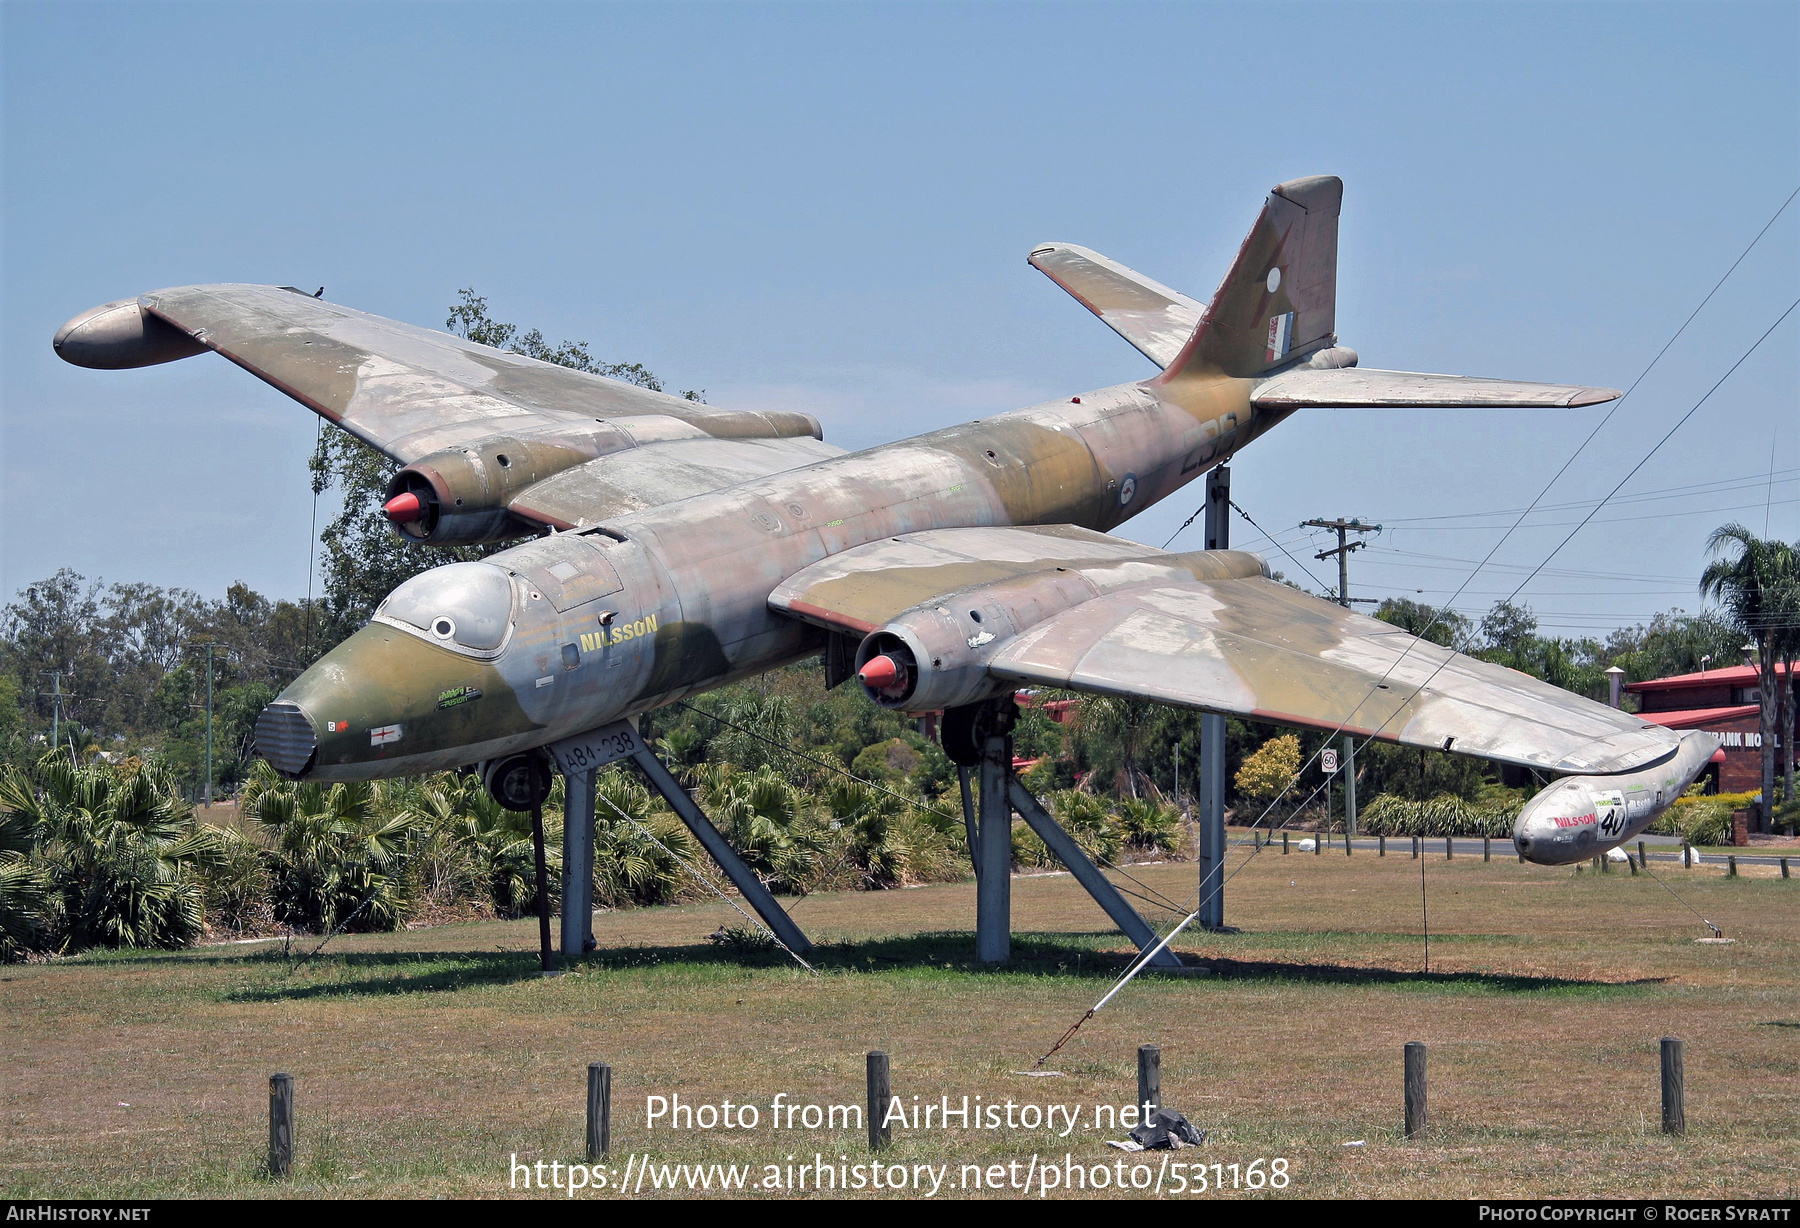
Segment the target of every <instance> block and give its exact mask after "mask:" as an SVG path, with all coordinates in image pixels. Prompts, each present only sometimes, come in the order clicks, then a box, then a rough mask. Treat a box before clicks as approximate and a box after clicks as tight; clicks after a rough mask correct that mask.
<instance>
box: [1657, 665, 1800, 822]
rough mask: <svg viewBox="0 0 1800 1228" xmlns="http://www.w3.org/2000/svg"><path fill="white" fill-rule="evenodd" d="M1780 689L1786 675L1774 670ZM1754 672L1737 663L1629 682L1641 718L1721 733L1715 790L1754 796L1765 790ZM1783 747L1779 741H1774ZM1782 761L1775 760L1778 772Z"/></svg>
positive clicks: (1715, 760)
mask: <svg viewBox="0 0 1800 1228" xmlns="http://www.w3.org/2000/svg"><path fill="white" fill-rule="evenodd" d="M1775 680H1776V685H1777V686H1782V685H1788V684H1789V683H1790V680H1789V679H1788V677H1787V675H1786V672H1785V671H1784V670H1783V669H1782V667H1781V666H1780V665H1779V664H1777V665H1776V666H1775ZM1760 681H1761V680H1760V679H1759V677H1758V675H1757V672H1756V670H1755V669H1754V668H1752V667H1750V666H1744V665H1734V666H1731V667H1729V668H1727V669H1709V670H1705V671H1703V672H1701V673H1698V674H1676V675H1675V676H1674V677H1672V678H1651V679H1648V680H1646V681H1644V682H1628V683H1626V684H1625V688H1624V689H1625V690H1627V691H1630V692H1631V693H1632V694H1634V695H1636V696H1637V697H1638V715H1639V716H1641V717H1643V718H1644V719H1645V720H1647V721H1654V722H1655V723H1656V724H1658V725H1666V726H1668V727H1669V728H1670V729H1705V730H1707V731H1709V732H1711V733H1716V734H1718V735H1719V750H1718V753H1717V754H1715V755H1714V756H1713V766H1712V768H1711V773H1712V778H1713V788H1714V790H1715V791H1716V792H1720V793H1755V792H1757V791H1758V790H1760V789H1761V788H1762V734H1761V732H1760V730H1759V727H1758V713H1759V711H1760V703H1761V691H1760V689H1759V687H1760ZM1776 745H1777V747H1778V748H1779V746H1780V742H1779V739H1778V740H1777V742H1776ZM1780 763H1781V759H1780V756H1779V751H1778V753H1777V758H1776V765H1777V766H1776V771H1777V772H1779V771H1780V770H1781V768H1780Z"/></svg>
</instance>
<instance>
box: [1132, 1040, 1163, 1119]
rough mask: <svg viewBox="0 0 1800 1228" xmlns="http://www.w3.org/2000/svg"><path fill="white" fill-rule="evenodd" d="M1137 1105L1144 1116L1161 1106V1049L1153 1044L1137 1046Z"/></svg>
mask: <svg viewBox="0 0 1800 1228" xmlns="http://www.w3.org/2000/svg"><path fill="white" fill-rule="evenodd" d="M1137 1105H1138V1111H1139V1112H1141V1113H1144V1114H1145V1115H1146V1116H1147V1115H1148V1114H1150V1113H1151V1112H1153V1111H1155V1110H1156V1109H1160V1108H1162V1050H1161V1049H1159V1048H1157V1047H1156V1046H1155V1045H1139V1046H1138V1098H1137ZM1146 1105H1148V1106H1149V1107H1148V1108H1146V1107H1145V1106H1146ZM1139 1124H1140V1125H1141V1124H1142V1122H1141V1121H1140V1122H1139Z"/></svg>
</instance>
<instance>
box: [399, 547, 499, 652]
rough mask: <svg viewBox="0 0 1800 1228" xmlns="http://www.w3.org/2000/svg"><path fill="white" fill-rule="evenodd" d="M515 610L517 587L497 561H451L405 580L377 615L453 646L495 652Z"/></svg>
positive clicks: (474, 650) (475, 650)
mask: <svg viewBox="0 0 1800 1228" xmlns="http://www.w3.org/2000/svg"><path fill="white" fill-rule="evenodd" d="M512 610H513V586H512V580H511V579H509V578H508V577H507V574H506V572H504V571H502V570H501V569H500V568H498V567H496V566H494V565H493V564H492V563H451V564H449V565H448V566H446V567H435V568H433V569H432V570H430V571H428V572H425V573H424V574H422V575H417V576H414V577H413V578H412V579H410V580H408V581H407V582H406V583H405V584H402V585H401V586H400V587H399V588H397V589H395V590H394V591H393V592H392V593H391V594H389V595H388V599H387V600H386V601H384V602H382V603H381V607H380V608H379V609H377V610H376V611H375V615H376V617H377V618H382V619H392V620H393V621H395V622H398V623H404V624H406V625H407V626H408V627H414V628H417V629H418V630H420V631H422V632H424V633H425V635H426V636H427V637H428V638H430V639H433V640H437V641H439V642H441V643H444V644H447V645H448V644H453V645H456V646H457V647H461V648H466V649H469V650H470V651H471V652H493V651H494V650H496V649H497V648H499V647H500V645H502V644H504V643H505V642H506V632H507V628H508V627H509V626H510V624H511V622H512Z"/></svg>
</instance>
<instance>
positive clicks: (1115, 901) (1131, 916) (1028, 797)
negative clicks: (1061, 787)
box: [1008, 773, 1182, 968]
mask: <svg viewBox="0 0 1800 1228" xmlns="http://www.w3.org/2000/svg"><path fill="white" fill-rule="evenodd" d="M1008 781H1009V789H1008V792H1009V793H1010V794H1011V797H1012V805H1013V809H1014V810H1017V811H1018V812H1019V817H1020V818H1022V819H1024V820H1025V822H1026V823H1027V824H1028V825H1029V826H1030V827H1031V830H1032V831H1034V832H1036V833H1037V834H1038V839H1040V840H1042V841H1043V842H1044V843H1045V845H1047V846H1048V847H1049V849H1050V851H1051V852H1052V853H1055V854H1056V859H1057V860H1058V861H1060V862H1062V863H1063V865H1065V866H1067V867H1068V868H1069V873H1070V874H1073V875H1074V876H1075V881H1076V882H1078V883H1080V884H1081V885H1082V886H1083V887H1085V888H1087V893H1088V894H1089V895H1091V896H1093V897H1094V903H1096V904H1098V905H1100V907H1101V908H1102V909H1104V910H1105V911H1106V915H1107V916H1109V917H1111V918H1112V920H1113V924H1114V925H1116V926H1118V927H1119V928H1120V929H1122V930H1124V931H1125V936H1126V937H1127V938H1129V939H1131V941H1133V942H1134V943H1136V944H1137V949H1138V950H1139V951H1148V950H1149V949H1150V948H1151V947H1153V946H1155V945H1156V944H1157V941H1158V939H1157V936H1156V931H1155V930H1153V929H1151V928H1150V925H1149V923H1148V922H1146V921H1145V920H1144V919H1143V917H1141V916H1139V915H1138V911H1137V909H1135V908H1133V907H1132V906H1131V904H1130V903H1129V902H1128V901H1127V900H1126V899H1125V897H1124V896H1123V895H1120V894H1119V889H1118V888H1117V887H1115V886H1113V885H1112V882H1111V881H1110V880H1109V879H1108V878H1107V877H1106V875H1104V874H1102V873H1100V867H1099V866H1096V865H1095V864H1094V863H1093V862H1092V861H1090V860H1088V856H1087V854H1086V853H1083V852H1082V851H1081V846H1080V845H1078V844H1076V843H1075V841H1074V839H1073V838H1072V837H1070V835H1069V833H1068V832H1066V831H1064V830H1063V828H1062V825H1061V824H1060V823H1058V822H1057V821H1056V820H1055V819H1053V818H1051V817H1050V813H1049V812H1048V811H1047V810H1045V809H1044V808H1043V806H1042V805H1040V804H1039V803H1038V799H1037V798H1035V797H1033V796H1032V794H1031V790H1030V789H1027V788H1026V787H1025V783H1024V782H1023V781H1022V780H1020V779H1019V778H1018V777H1017V776H1013V775H1011V774H1010V773H1008ZM1150 963H1151V965H1152V966H1153V967H1157V968H1179V967H1181V966H1182V963H1181V959H1180V957H1179V956H1177V955H1176V954H1175V952H1173V951H1171V950H1169V949H1168V948H1167V947H1164V948H1163V949H1162V950H1160V951H1158V952H1157V953H1156V958H1154V959H1152V960H1151V961H1150Z"/></svg>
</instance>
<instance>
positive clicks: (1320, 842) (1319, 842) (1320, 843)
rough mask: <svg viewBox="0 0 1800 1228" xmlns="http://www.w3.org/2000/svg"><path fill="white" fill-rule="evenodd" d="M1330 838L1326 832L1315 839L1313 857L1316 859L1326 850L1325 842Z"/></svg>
mask: <svg viewBox="0 0 1800 1228" xmlns="http://www.w3.org/2000/svg"><path fill="white" fill-rule="evenodd" d="M1328 838H1329V837H1327V836H1326V834H1325V833H1324V832H1320V833H1318V834H1317V835H1316V836H1314V837H1313V856H1314V857H1317V856H1318V855H1319V854H1320V852H1322V851H1323V850H1324V848H1325V841H1326V840H1327V839H1328Z"/></svg>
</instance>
